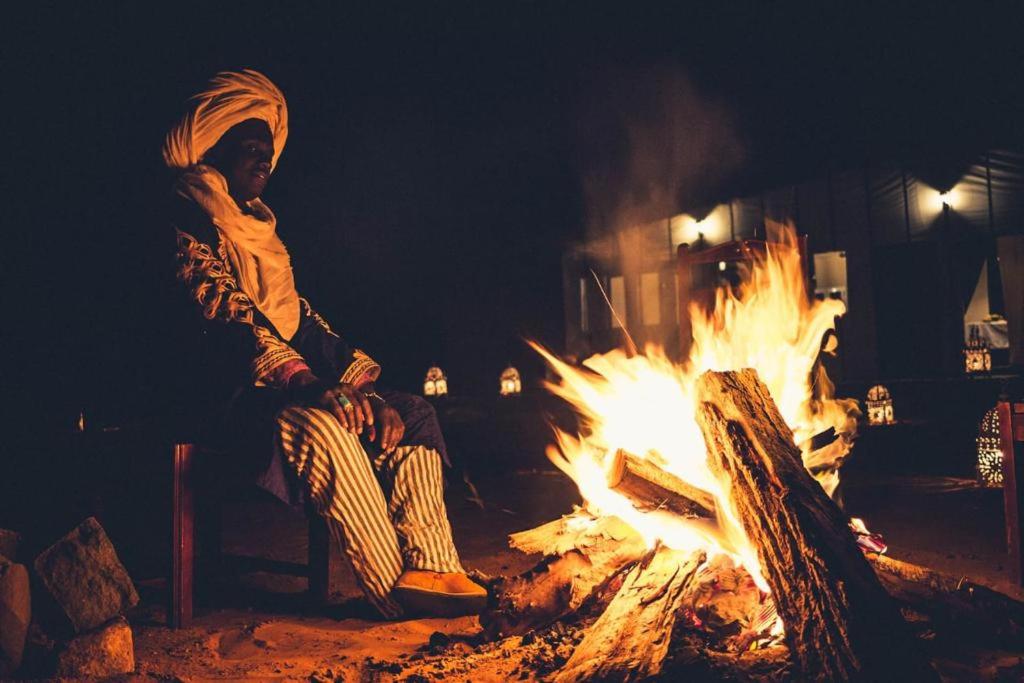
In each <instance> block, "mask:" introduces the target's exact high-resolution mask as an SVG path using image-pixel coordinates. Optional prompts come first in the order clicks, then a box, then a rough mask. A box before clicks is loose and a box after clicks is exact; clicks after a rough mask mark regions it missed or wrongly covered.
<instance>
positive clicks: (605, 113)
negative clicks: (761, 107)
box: [579, 67, 744, 346]
mask: <svg viewBox="0 0 1024 683" xmlns="http://www.w3.org/2000/svg"><path fill="white" fill-rule="evenodd" d="M583 102H584V106H585V109H584V111H583V112H582V116H581V117H580V118H579V120H580V121H581V128H580V143H581V148H580V149H581V157H580V161H581V169H580V170H581V177H582V186H583V198H584V202H585V206H584V209H585V214H586V235H587V256H588V260H589V261H590V262H591V263H598V264H600V265H601V266H602V267H604V268H608V269H613V270H614V269H616V268H619V269H621V270H619V272H621V273H623V274H627V275H631V276H637V275H638V274H639V273H644V272H651V271H653V270H656V269H658V268H660V267H662V266H663V264H664V263H665V261H666V259H667V258H668V257H669V256H670V255H671V252H670V244H671V232H672V231H671V227H670V224H669V219H670V218H671V217H672V216H675V215H678V214H680V213H689V214H690V215H691V216H694V217H695V218H697V219H702V218H704V215H705V214H706V213H707V212H708V211H710V210H711V209H712V208H713V201H711V200H712V199H713V198H717V197H720V196H722V194H723V192H722V187H723V183H724V182H726V181H728V180H729V179H730V176H731V174H733V173H734V172H735V171H736V170H737V169H738V168H739V165H740V164H741V162H742V161H743V159H744V152H743V147H742V144H741V142H740V138H739V135H738V134H737V132H736V125H735V119H734V117H733V115H732V113H731V111H730V110H729V108H728V107H726V106H724V105H723V104H722V103H720V102H718V101H715V100H714V99H713V98H712V97H710V96H707V95H704V94H701V93H700V92H699V91H698V89H697V88H696V87H695V85H694V84H693V83H692V82H691V81H690V79H689V78H687V76H686V75H685V74H684V73H683V72H682V71H681V70H680V69H678V68H672V67H656V68H650V67H646V68H643V69H634V70H627V69H616V70H614V71H610V72H604V73H601V74H600V75H599V76H598V77H597V78H595V79H594V80H593V81H592V82H591V83H590V84H589V88H588V89H587V90H586V94H585V97H584V98H583ZM637 280H638V277H634V278H632V284H630V281H627V286H626V290H627V292H626V293H627V300H626V307H627V309H628V311H619V313H620V315H623V316H624V317H626V318H628V320H629V321H630V323H629V327H630V332H633V333H634V336H635V337H637V341H638V342H639V343H641V344H643V343H646V342H654V343H658V344H661V345H663V346H675V345H677V343H675V344H673V343H671V341H670V339H666V338H664V336H663V335H662V334H661V333H662V332H666V333H670V334H671V330H670V329H669V328H667V327H665V326H659V327H648V328H646V329H640V324H641V318H642V317H643V316H642V314H641V311H640V310H638V309H641V308H642V306H643V304H642V303H641V297H642V294H641V292H640V291H639V290H638V289H637V286H636V282H637ZM659 282H660V284H659V286H660V287H661V290H660V291H661V292H664V291H665V288H666V287H668V286H670V285H669V281H664V280H659ZM661 296H662V295H661V294H659V295H658V300H659V301H660V300H661ZM659 305H660V304H659ZM662 310H663V311H664V310H665V309H664V308H663V307H662ZM664 317H665V313H664V312H663V313H662V315H661V318H662V319H664ZM672 318H674V316H672Z"/></svg>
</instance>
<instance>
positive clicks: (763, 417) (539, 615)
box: [428, 370, 1024, 683]
mask: <svg viewBox="0 0 1024 683" xmlns="http://www.w3.org/2000/svg"><path fill="white" fill-rule="evenodd" d="M698 390H699V398H700V400H699V403H698V410H697V421H698V423H699V425H700V428H701V431H702V432H703V435H704V438H705V443H706V444H707V451H708V453H707V455H708V461H709V466H710V468H711V469H712V471H713V472H714V473H716V475H718V476H720V477H727V479H728V481H729V482H730V483H731V491H730V499H731V503H732V508H733V509H732V510H731V513H732V514H734V515H735V516H736V517H737V518H738V519H739V521H740V522H741V524H742V527H743V529H744V531H745V532H746V534H747V536H748V537H749V539H750V540H751V542H752V544H753V546H754V547H755V548H756V551H757V556H758V560H759V563H760V566H761V568H762V572H763V579H764V582H766V583H767V588H768V589H769V590H767V591H766V590H763V589H762V588H759V586H758V582H757V581H755V579H754V577H753V576H751V575H750V574H749V573H748V572H747V570H745V569H743V568H742V567H740V566H738V565H735V564H734V563H733V561H732V559H731V558H730V557H728V556H727V555H723V554H718V555H715V556H712V557H709V556H708V554H707V553H705V552H693V551H681V550H675V549H673V548H670V547H668V546H666V545H663V544H661V543H660V542H658V541H657V540H654V541H653V542H652V541H651V540H649V539H644V538H643V537H642V536H641V534H640V533H639V532H638V531H636V530H634V529H633V528H632V527H631V526H629V525H627V524H626V523H624V522H622V521H621V520H619V519H618V518H617V517H614V516H593V515H591V514H590V513H588V512H587V511H586V510H584V509H577V510H575V511H574V512H572V513H571V514H569V515H567V516H565V517H563V518H561V519H558V520H554V521H552V522H549V523H547V524H545V525H543V526H540V527H538V528H535V529H530V530H527V531H523V532H521V533H518V534H515V535H513V536H512V537H511V539H510V542H511V545H512V546H513V547H514V548H517V549H519V550H521V551H523V552H525V553H539V554H541V555H542V556H543V559H542V560H541V561H540V562H539V563H538V564H537V565H536V566H535V567H534V568H533V569H531V570H530V571H528V572H526V573H525V574H522V575H520V576H516V577H510V578H500V579H497V580H495V581H494V582H493V583H492V585H491V588H492V597H491V602H490V605H489V607H488V609H487V611H486V613H485V614H483V615H482V616H481V623H482V625H483V627H484V628H483V634H482V636H481V638H480V640H479V641H478V642H476V643H472V644H465V643H463V644H461V646H462V647H464V648H469V650H468V651H466V652H463V653H462V654H461V655H460V656H459V658H458V663H457V666H458V667H459V668H462V669H465V670H467V671H469V670H472V669H473V661H474V659H478V660H479V661H484V660H487V659H492V660H493V659H496V658H497V659H498V660H500V659H502V658H504V659H508V658H510V657H512V656H513V655H512V654H510V653H515V655H516V656H518V657H519V660H518V661H519V663H518V664H517V665H516V666H515V668H514V669H509V668H506V669H502V671H503V672H504V675H506V676H510V677H513V678H522V679H527V678H529V679H543V680H551V681H555V682H557V683H567V682H574V681H633V680H648V679H652V678H653V679H659V678H660V679H664V680H684V678H685V679H687V680H694V679H696V680H719V679H727V680H908V681H909V680H912V681H926V680H939V678H940V676H939V673H940V672H941V674H942V678H946V679H954V680H955V679H960V678H962V679H964V680H968V679H971V678H972V677H973V676H974V675H975V674H976V673H977V670H976V669H971V666H970V663H969V662H968V663H964V662H955V661H952V660H951V658H952V657H953V655H952V654H951V644H954V643H955V644H956V648H959V649H964V648H965V647H968V646H974V647H975V648H976V649H987V650H996V649H999V648H1005V649H1009V650H1015V651H1021V650H1024V604H1022V603H1019V602H1017V601H1015V600H1013V599H1011V598H1009V597H1007V596H1004V595H1001V594H999V593H996V592H995V591H992V590H990V589H986V588H983V587H981V586H977V585H973V584H971V583H969V582H966V581H955V580H952V579H950V578H948V577H943V576H941V575H939V574H937V573H935V572H932V571H930V570H928V569H925V568H922V567H916V566H914V565H910V564H907V563H903V562H899V561H897V560H892V559H890V558H887V557H885V556H882V555H877V554H873V555H870V556H867V555H865V552H864V551H863V550H862V548H861V547H860V546H858V544H857V542H856V539H855V536H854V534H853V533H852V532H851V530H850V527H849V520H848V519H847V518H846V516H845V515H844V514H843V512H842V511H841V510H840V509H839V507H838V506H837V505H836V504H835V503H834V502H833V501H832V500H831V499H830V498H829V496H828V495H827V494H826V493H825V492H824V490H823V489H822V487H821V486H820V485H819V484H818V483H817V482H816V481H815V480H814V479H813V478H812V477H811V476H810V474H809V473H808V471H807V470H806V469H805V467H804V465H803V462H802V461H801V457H800V452H799V450H798V449H797V448H796V446H795V445H794V444H793V437H792V433H791V432H790V430H789V428H788V427H787V426H786V423H785V422H784V421H783V419H782V417H781V416H780V414H779V411H778V409H777V408H776V406H775V404H774V402H773V401H772V399H771V397H770V395H769V393H768V390H767V388H766V387H765V386H764V384H762V383H761V381H760V380H759V379H758V376H757V373H756V372H755V371H753V370H743V371H738V372H720V373H719V372H708V373H705V374H704V375H703V376H702V377H701V378H700V379H699V381H698ZM608 485H609V487H610V488H613V489H614V490H616V491H617V492H618V493H620V494H622V495H624V496H626V497H627V498H628V499H629V500H630V501H631V502H633V504H634V506H635V507H636V508H637V509H639V510H653V509H657V510H660V511H661V512H662V513H666V512H667V513H670V514H673V515H681V516H686V517H688V518H690V519H696V520H700V519H705V518H706V519H708V520H709V521H710V520H711V519H712V518H713V517H714V516H715V515H716V514H718V513H719V512H720V511H716V502H715V500H714V499H713V498H711V497H710V496H708V495H707V494H705V493H704V492H702V491H700V490H699V489H694V488H693V487H691V486H689V485H687V484H686V483H685V482H683V481H681V480H679V479H678V478H676V477H674V476H673V475H671V474H669V473H667V472H664V471H661V470H659V469H658V467H657V466H655V465H652V464H651V462H650V461H649V460H645V459H641V458H637V457H635V456H633V455H631V454H628V453H619V454H617V456H616V458H615V461H614V462H613V464H612V467H611V468H610V469H609V472H608ZM545 653H546V654H545ZM436 655H437V657H441V658H443V656H444V653H443V651H442V652H438V653H436ZM428 659H429V658H428ZM437 661H438V660H437V658H436V657H435V659H434V664H433V665H434V666H435V667H436V666H438V664H437ZM951 672H952V673H951ZM1004 673H1006V672H1004ZM1019 673H1020V672H1019V671H1018V672H1017V674H1019ZM1017 674H1014V673H1010V674H1008V675H1010V676H1011V677H1014V676H1016V675H1017Z"/></svg>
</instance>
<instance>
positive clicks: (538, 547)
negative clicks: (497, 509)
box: [480, 515, 647, 639]
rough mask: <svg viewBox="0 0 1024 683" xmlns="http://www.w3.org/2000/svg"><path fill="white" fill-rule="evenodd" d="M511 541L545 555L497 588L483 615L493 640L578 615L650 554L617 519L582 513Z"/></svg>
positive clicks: (498, 584) (484, 624)
mask: <svg viewBox="0 0 1024 683" xmlns="http://www.w3.org/2000/svg"><path fill="white" fill-rule="evenodd" d="M511 543H512V546H513V547H515V548H519V549H520V550H523V551H524V552H542V553H544V554H545V555H546V557H544V558H543V559H542V560H541V561H540V562H539V563H538V564H537V565H536V566H535V567H534V568H533V569H531V570H530V571H528V572H526V573H525V574H522V575H520V576H516V577H511V578H507V579H500V580H498V581H497V582H495V584H494V585H493V586H492V589H491V597H490V600H489V604H488V607H487V609H486V610H485V611H484V612H483V614H481V615H480V623H481V624H482V625H483V627H484V632H485V633H486V635H487V636H488V637H489V638H491V639H496V638H502V637H507V636H510V635H523V634H525V633H527V632H529V631H532V630H535V629H539V628H543V627H544V626H547V625H548V624H551V623H552V622H554V621H557V620H559V619H561V618H563V617H565V616H567V615H569V614H571V613H573V612H576V611H577V610H578V609H579V608H580V606H581V605H583V603H584V601H586V600H587V599H588V598H590V597H591V595H592V594H594V593H595V590H597V589H598V588H600V587H602V586H603V585H604V584H605V583H606V582H607V581H608V580H609V579H611V578H612V577H613V576H614V575H615V574H616V572H618V571H619V570H620V569H622V568H623V567H625V566H626V565H629V564H631V563H634V562H636V561H637V560H639V559H640V558H641V557H642V556H643V555H644V553H645V552H646V550H647V547H646V545H645V543H644V541H643V539H642V538H640V536H639V535H638V534H637V533H636V532H635V531H633V530H632V529H631V528H630V527H628V526H627V525H625V524H624V523H623V522H622V521H620V520H619V519H618V518H616V517H602V518H600V519H593V518H590V517H585V516H582V515H570V516H567V517H563V518H562V519H560V520H556V521H554V522H550V523H548V524H545V525H543V526H541V527H537V528H536V529H530V530H528V531H524V532H521V533H519V534H514V535H513V536H512V537H511ZM606 599H607V600H610V599H612V596H611V595H607V596H606Z"/></svg>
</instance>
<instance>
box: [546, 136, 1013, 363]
mask: <svg viewBox="0 0 1024 683" xmlns="http://www.w3.org/2000/svg"><path fill="white" fill-rule="evenodd" d="M962 171H963V172H962V174H961V176H960V177H959V180H957V181H956V182H955V183H954V184H952V185H951V186H950V187H948V188H936V187H932V186H930V185H928V184H927V183H926V182H924V181H923V180H921V179H920V178H919V177H918V176H917V175H915V173H913V172H912V171H910V170H906V169H904V168H899V167H895V166H889V167H878V168H857V169H852V170H845V171H836V172H829V173H826V174H824V175H823V176H820V177H815V178H811V179H808V180H805V181H802V182H799V183H796V184H793V185H788V186H784V187H781V188H774V189H770V190H766V191H764V192H761V193H757V194H754V195H750V196H746V197H738V198H734V199H732V200H729V201H727V202H723V203H721V204H719V205H717V206H716V207H714V208H713V209H712V210H710V211H708V210H707V209H704V210H702V211H700V212H696V211H695V212H694V214H693V215H690V214H686V213H680V214H678V215H676V216H672V217H666V218H664V219H663V220H658V221H653V222H651V223H647V224H644V225H641V226H633V227H631V228H629V229H627V230H621V231H618V232H615V233H611V232H606V233H603V234H602V233H601V232H600V231H599V230H598V231H596V234H592V236H591V237H589V238H588V240H587V242H586V243H584V244H581V245H577V246H576V247H575V248H574V249H572V250H570V252H567V257H566V259H565V262H564V267H565V286H566V289H565V300H566V313H567V319H566V330H567V338H566V347H567V352H568V353H571V354H575V355H576V356H578V357H581V358H582V357H586V356H588V355H590V354H591V353H597V352H602V351H607V350H609V349H611V348H613V347H616V346H620V345H622V344H624V343H625V335H624V334H623V330H622V329H620V328H617V327H615V326H613V324H612V322H611V321H612V318H611V316H610V314H609V312H608V306H607V303H606V302H605V301H604V299H603V297H602V296H601V295H600V292H599V290H598V288H597V287H596V286H594V285H593V279H592V276H591V275H590V272H589V271H590V269H593V270H594V271H595V272H596V273H597V274H598V275H599V278H600V279H601V281H602V283H603V284H604V285H605V287H606V289H607V288H608V287H609V286H610V282H611V278H614V277H622V278H623V279H624V283H625V291H626V297H625V309H626V310H625V311H620V315H623V316H624V318H625V320H626V323H627V325H626V326H627V327H628V329H629V331H630V333H631V334H632V336H633V337H634V340H635V341H636V342H637V344H638V345H641V346H642V345H643V344H644V343H645V342H654V343H660V344H663V345H665V346H666V348H667V349H668V350H670V351H671V350H673V349H675V348H677V347H678V321H677V316H676V313H675V311H676V308H677V307H676V301H675V286H674V280H675V258H674V254H675V249H676V248H677V247H678V245H679V244H680V243H681V242H686V243H688V244H691V245H693V244H694V243H695V242H697V241H698V240H701V241H703V243H705V244H707V245H709V246H710V245H714V244H719V243H722V242H725V241H729V240H731V239H746V238H763V236H764V225H765V220H766V219H772V220H776V221H783V222H784V221H793V222H794V223H795V224H796V228H797V231H798V232H800V233H802V234H806V235H807V238H808V252H809V253H810V254H812V255H813V254H820V253H824V252H841V253H842V254H843V255H844V257H845V261H846V275H847V283H846V300H847V304H848V312H847V314H846V316H844V318H843V319H842V320H841V321H840V323H839V335H840V345H841V347H840V358H839V363H838V368H839V373H840V374H841V375H842V377H843V378H845V379H848V380H863V381H870V380H872V379H875V378H877V377H879V376H937V375H943V374H952V373H956V372H957V371H958V370H959V363H960V361H959V358H960V347H961V346H962V319H963V311H964V309H965V308H966V305H967V303H968V301H969V299H970V294H971V292H972V291H973V283H974V282H976V281H977V277H978V272H980V268H981V265H982V264H983V263H985V262H986V260H987V261H988V262H989V263H990V266H991V267H992V268H994V269H996V270H998V266H997V262H996V260H995V251H996V250H995V239H996V238H997V237H998V236H1000V235H1012V234H1018V233H1024V156H1022V155H1021V154H1019V153H1016V152H1011V151H1004V150H993V151H991V152H989V153H987V154H984V155H981V156H979V157H978V158H977V159H975V160H974V161H973V163H971V164H969V165H968V166H967V167H965V168H964V169H962ZM921 175H928V173H927V172H926V171H924V172H922V173H921ZM940 190H947V191H948V193H947V194H946V195H944V196H943V195H941V194H940ZM944 201H945V202H946V203H947V204H948V205H949V208H948V209H946V208H945V207H944V206H943V202H944ZM695 216H702V217H703V218H702V220H701V221H697V219H696V218H695ZM645 273H647V274H648V276H647V280H646V281H647V282H651V278H652V276H651V275H650V274H652V273H657V274H658V282H659V285H658V286H659V291H660V309H659V310H660V316H658V317H659V320H658V322H657V324H649V323H650V320H649V319H648V320H645V319H644V316H643V287H642V283H643V282H644V281H645V280H644V274H645ZM581 279H583V280H587V279H589V282H587V284H585V285H584V286H583V289H584V290H585V291H584V292H583V300H584V301H585V302H586V306H581V304H580V301H581V298H580V294H581V290H580V284H579V283H580V280H581ZM1015 281H1016V280H1015ZM968 283H969V285H968ZM1013 296H1014V292H1008V293H1007V300H1008V301H1009V300H1010V299H1011V298H1012V297H1013ZM1016 296H1017V298H1021V297H1024V292H1017V293H1016ZM584 309H585V310H586V312H587V314H588V320H587V321H586V324H584V323H583V321H582V320H581V315H582V314H583V312H584ZM648 309H649V310H650V306H648ZM648 317H649V318H650V316H648ZM1011 327H1012V324H1011Z"/></svg>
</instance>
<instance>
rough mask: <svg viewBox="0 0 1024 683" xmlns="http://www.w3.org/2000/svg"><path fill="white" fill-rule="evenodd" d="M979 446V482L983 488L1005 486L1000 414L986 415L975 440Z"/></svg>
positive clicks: (994, 411)
mask: <svg viewBox="0 0 1024 683" xmlns="http://www.w3.org/2000/svg"><path fill="white" fill-rule="evenodd" d="M975 441H976V443H977V445H978V482H979V483H981V485H982V486H1002V485H1003V448H1002V441H1001V440H1000V438H999V412H998V411H997V410H996V409H995V408H993V409H992V410H990V411H988V412H987V413H985V418H984V419H983V420H982V421H981V429H980V430H979V431H978V438H977V439H976V440H975Z"/></svg>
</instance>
